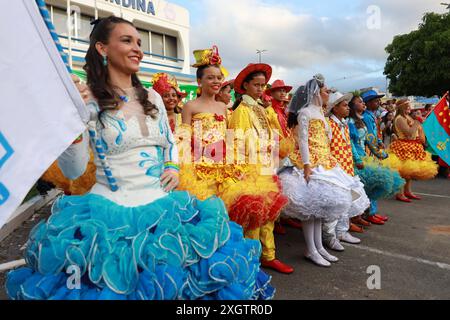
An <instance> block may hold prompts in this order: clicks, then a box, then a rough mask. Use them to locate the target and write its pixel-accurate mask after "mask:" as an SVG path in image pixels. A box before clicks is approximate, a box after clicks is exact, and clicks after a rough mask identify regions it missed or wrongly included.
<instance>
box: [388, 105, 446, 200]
mask: <svg viewBox="0 0 450 320" xmlns="http://www.w3.org/2000/svg"><path fill="white" fill-rule="evenodd" d="M410 113H411V105H410V103H409V101H408V100H406V99H404V100H400V101H398V102H397V114H396V116H395V118H394V132H395V134H396V136H397V137H398V139H396V140H395V141H393V142H392V143H391V146H390V152H389V158H387V159H386V160H384V161H385V162H387V163H388V164H389V166H391V167H393V168H396V169H398V171H399V172H400V175H401V176H402V178H403V179H405V180H406V184H405V186H404V187H403V192H402V193H400V194H398V195H397V199H399V200H402V201H407V202H410V201H411V200H410V199H415V200H420V199H421V198H420V197H419V196H417V195H415V194H413V193H412V180H428V179H432V178H434V177H435V176H436V175H437V172H438V165H437V164H436V163H435V162H434V161H433V160H432V159H431V154H430V153H428V152H426V151H425V149H424V146H423V145H424V144H425V135H424V133H423V129H422V126H421V124H420V122H419V121H418V120H414V119H413V118H411V116H410V115H409V114H410ZM408 200H409V201H408Z"/></svg>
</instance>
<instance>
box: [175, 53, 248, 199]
mask: <svg viewBox="0 0 450 320" xmlns="http://www.w3.org/2000/svg"><path fill="white" fill-rule="evenodd" d="M194 56H195V58H196V60H197V61H196V63H195V64H194V65H193V67H195V68H197V81H198V85H199V90H200V91H201V95H200V96H198V97H197V99H195V100H193V101H189V102H188V103H186V105H185V106H184V107H183V111H182V122H183V123H182V125H181V126H180V127H179V128H178V130H177V132H176V138H177V141H178V148H179V153H180V159H181V171H180V185H179V187H178V188H179V189H180V190H188V191H190V192H191V193H193V194H194V195H196V196H197V197H198V198H199V199H201V200H205V199H207V198H209V197H212V196H219V195H220V193H221V185H222V183H224V181H225V180H227V179H236V178H237V177H239V176H241V175H242V172H240V171H239V168H238V167H235V166H234V165H233V164H229V165H227V164H226V157H225V154H226V148H225V138H226V137H225V136H226V131H227V107H226V105H225V104H224V103H223V102H220V101H216V95H217V94H218V93H219V90H220V88H221V85H222V83H223V79H224V73H227V71H226V70H225V69H224V68H223V67H222V66H221V58H220V56H219V53H218V49H217V47H213V48H212V49H205V50H196V51H194ZM227 206H228V204H227Z"/></svg>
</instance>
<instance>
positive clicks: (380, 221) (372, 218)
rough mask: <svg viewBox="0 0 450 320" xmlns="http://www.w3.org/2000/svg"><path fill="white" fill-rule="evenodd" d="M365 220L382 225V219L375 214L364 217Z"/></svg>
mask: <svg viewBox="0 0 450 320" xmlns="http://www.w3.org/2000/svg"><path fill="white" fill-rule="evenodd" d="M366 220H367V221H369V222H371V223H373V224H378V225H383V224H384V221H382V220H379V219H377V218H376V217H375V216H370V217H368V218H367V219H366Z"/></svg>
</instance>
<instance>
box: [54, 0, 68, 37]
mask: <svg viewBox="0 0 450 320" xmlns="http://www.w3.org/2000/svg"><path fill="white" fill-rule="evenodd" d="M53 24H54V26H55V29H56V32H57V33H58V34H59V35H63V36H66V37H67V36H68V34H67V13H66V11H65V10H62V9H59V8H55V7H53Z"/></svg>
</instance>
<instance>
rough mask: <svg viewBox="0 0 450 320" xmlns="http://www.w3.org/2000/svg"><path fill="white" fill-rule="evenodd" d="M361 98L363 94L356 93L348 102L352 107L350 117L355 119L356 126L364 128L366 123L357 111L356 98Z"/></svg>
mask: <svg viewBox="0 0 450 320" xmlns="http://www.w3.org/2000/svg"><path fill="white" fill-rule="evenodd" d="M358 98H361V96H360V95H359V94H358V93H354V95H353V98H352V100H350V102H349V103H348V106H349V107H350V118H352V119H353V120H354V121H355V126H356V128H357V129H362V128H364V127H365V126H366V125H365V123H364V121H363V120H362V119H361V118H360V117H358V115H357V114H356V111H355V101H356V99H358Z"/></svg>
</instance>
